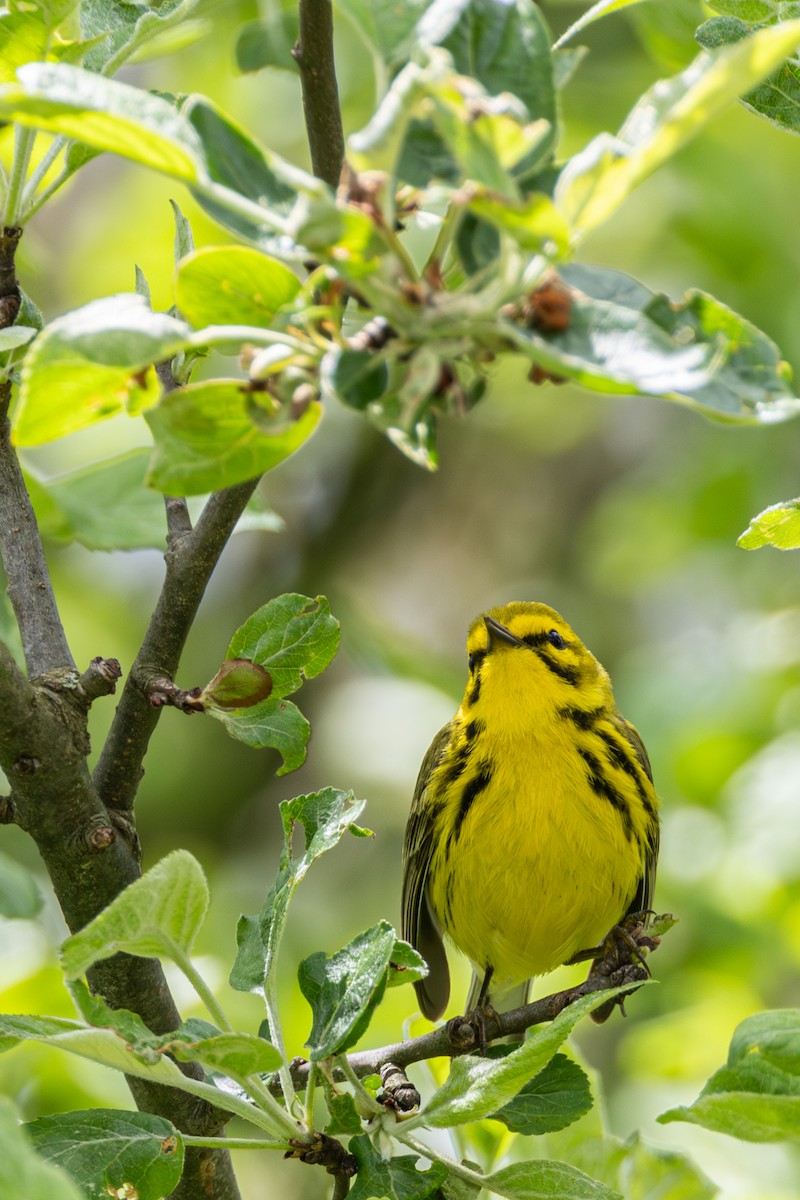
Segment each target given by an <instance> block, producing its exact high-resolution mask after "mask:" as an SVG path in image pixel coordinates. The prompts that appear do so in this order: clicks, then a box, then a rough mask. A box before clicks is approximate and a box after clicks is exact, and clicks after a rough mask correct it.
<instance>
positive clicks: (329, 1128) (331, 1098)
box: [325, 1088, 364, 1134]
mask: <svg viewBox="0 0 800 1200" xmlns="http://www.w3.org/2000/svg"><path fill="white" fill-rule="evenodd" d="M325 1104H326V1106H327V1109H328V1114H329V1116H330V1120H329V1122H328V1124H327V1125H326V1126H325V1132H326V1133H330V1134H337V1133H351V1134H352V1133H361V1132H362V1130H363V1128H364V1126H363V1125H362V1123H361V1117H360V1115H359V1112H358V1109H357V1108H356V1105H355V1101H354V1100H353V1097H352V1096H351V1095H350V1093H349V1092H334V1091H333V1090H332V1089H331V1088H326V1091H325Z"/></svg>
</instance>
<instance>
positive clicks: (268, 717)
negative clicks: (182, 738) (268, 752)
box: [206, 698, 311, 775]
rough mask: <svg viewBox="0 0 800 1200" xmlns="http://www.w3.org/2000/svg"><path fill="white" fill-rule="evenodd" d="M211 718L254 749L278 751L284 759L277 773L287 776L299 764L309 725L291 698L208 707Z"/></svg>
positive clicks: (301, 761)
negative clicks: (246, 706) (230, 707)
mask: <svg viewBox="0 0 800 1200" xmlns="http://www.w3.org/2000/svg"><path fill="white" fill-rule="evenodd" d="M206 711H207V713H208V715H209V716H210V717H214V719H215V720H217V721H220V722H221V723H222V724H223V725H224V726H225V729H226V730H227V732H228V733H229V734H230V736H231V737H235V738H236V739H237V740H238V741H240V742H244V744H245V745H246V746H251V747H252V748H253V749H254V750H264V749H267V748H270V749H273V750H277V751H278V753H279V754H280V755H281V757H282V759H283V763H282V765H281V766H280V767H279V768H278V771H277V774H278V775H288V773H289V772H290V771H296V770H297V768H298V767H301V766H302V765H303V763H304V762H305V758H306V747H307V746H308V739H309V737H310V735H311V726H310V725H309V723H308V721H307V720H306V719H305V717H304V716H303V714H302V713H301V712H300V710H299V708H297V706H296V705H294V704H292V702H291V700H279V699H272V698H270V699H269V700H260V701H259V702H258V704H254V705H252V706H251V707H250V708H235V709H223V708H213V707H209V708H208V709H206Z"/></svg>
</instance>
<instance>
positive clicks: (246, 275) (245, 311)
mask: <svg viewBox="0 0 800 1200" xmlns="http://www.w3.org/2000/svg"><path fill="white" fill-rule="evenodd" d="M299 290H300V281H299V279H298V278H297V276H296V275H294V274H293V273H292V272H291V271H290V270H289V268H288V267H285V266H284V265H283V263H281V262H278V261H277V259H274V258H269V257H268V256H267V255H266V254H262V253H261V251H259V250H251V249H248V248H247V247H246V246H207V247H204V248H203V249H202V250H195V251H194V253H191V254H189V255H188V256H187V257H185V258H183V259H182V261H181V263H180V266H179V267H178V275H177V279H176V282H175V298H176V300H177V304H178V308H179V309H180V312H181V314H182V316H184V317H185V318H186V320H187V321H189V322H190V323H191V324H192V325H194V327H195V328H196V329H197V328H200V327H202V326H204V325H215V324H216V325H226V324H230V325H236V324H244V325H257V326H263V327H264V328H267V327H268V326H269V325H270V324H271V323H272V320H273V318H274V316H275V314H276V313H277V312H278V310H279V309H280V308H282V307H283V306H284V305H285V304H288V303H289V302H290V301H291V300H293V299H294V298H295V296H296V295H297V293H298V292H299Z"/></svg>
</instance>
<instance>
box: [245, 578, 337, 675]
mask: <svg viewBox="0 0 800 1200" xmlns="http://www.w3.org/2000/svg"><path fill="white" fill-rule="evenodd" d="M340 632H341V631H340V626H339V622H338V621H337V620H336V618H335V617H334V616H332V614H331V606H330V603H329V602H328V600H326V598H325V597H324V596H317V597H316V599H314V600H312V599H310V597H308V596H301V595H299V594H298V593H297V592H289V593H287V594H285V595H283V596H277V597H276V598H275V599H274V600H270V601H268V603H267V604H264V605H262V607H261V608H259V609H258V610H257V611H256V612H254V613H253V615H252V616H251V617H248V618H247V620H246V621H245V622H244V624H243V625H241V626H240V627H239V628H238V629H237V630H236V633H234V635H233V637H232V638H231V642H230V645H229V646H228V650H227V653H226V658H247V659H250V660H251V661H252V662H255V663H258V664H259V666H261V667H264V669H265V670H267V671H269V673H270V675H271V677H272V686H273V695H274V696H275V697H278V696H288V695H289V694H290V693H291V692H296V691H297V689H298V688H299V687H300V686H301V685H302V683H303V680H304V679H315V678H316V676H317V675H320V674H321V673H322V672H323V671H324V670H325V668H326V667H327V666H328V664H329V663H330V662H331V660H332V659H333V657H334V655H335V654H336V651H337V650H338V648H339V636H340Z"/></svg>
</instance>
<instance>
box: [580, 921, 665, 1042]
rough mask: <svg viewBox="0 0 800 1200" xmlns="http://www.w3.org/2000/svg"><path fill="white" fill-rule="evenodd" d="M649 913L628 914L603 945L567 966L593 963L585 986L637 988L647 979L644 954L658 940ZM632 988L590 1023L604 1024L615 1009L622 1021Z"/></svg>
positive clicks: (601, 1009)
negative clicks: (617, 1010) (587, 961)
mask: <svg viewBox="0 0 800 1200" xmlns="http://www.w3.org/2000/svg"><path fill="white" fill-rule="evenodd" d="M652 915H653V914H652V912H651V911H650V910H649V909H648V910H646V911H644V912H637V913H629V914H628V916H627V917H625V919H624V920H622V921H620V923H619V924H618V925H615V926H614V927H613V929H611V930H610V931H609V933H608V934H607V935H606V937H605V938H604V940H603V943H602V945H600V946H595V947H594V948H593V949H591V950H581V951H579V952H578V953H577V954H575V955H573V957H572V958H571V959H570V960H569V961H570V963H577V962H585V961H586V959H591V960H592V965H591V967H590V969H589V974H588V976H587V979H586V982H587V983H590V984H594V985H599V986H602V987H622V986H624V985H625V984H627V983H633V984H636V985H638V984H639V983H643V982H644V981H645V980H646V979H649V977H650V968H649V967H648V965H647V961H646V958H645V954H646V953H647V951H649V950H655V949H656V947H657V946H658V945H659V944H660V940H661V939H660V938H659V937H658V936H657V935H655V934H654V933H652V932H650V931H649V926H650V918H651V916H652ZM635 990H636V988H635V987H633V988H631V990H630V991H629V992H626V993H625V994H624V995H622V996H617V997H615V998H614V999H613V1000H607V1001H606V1003H605V1004H601V1005H600V1006H599V1008H596V1009H595V1010H594V1012H593V1013H592V1014H591V1016H592V1020H593V1021H596V1022H597V1023H598V1024H602V1023H603V1022H604V1021H607V1020H608V1018H609V1017H610V1016H611V1013H612V1012H613V1011H614V1009H615V1008H616V1007H619V1010H620V1012H621V1013H622V1015H623V1017H624V1016H625V1015H626V1014H625V997H626V996H629V995H630V994H631V992H633V991H635Z"/></svg>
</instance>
